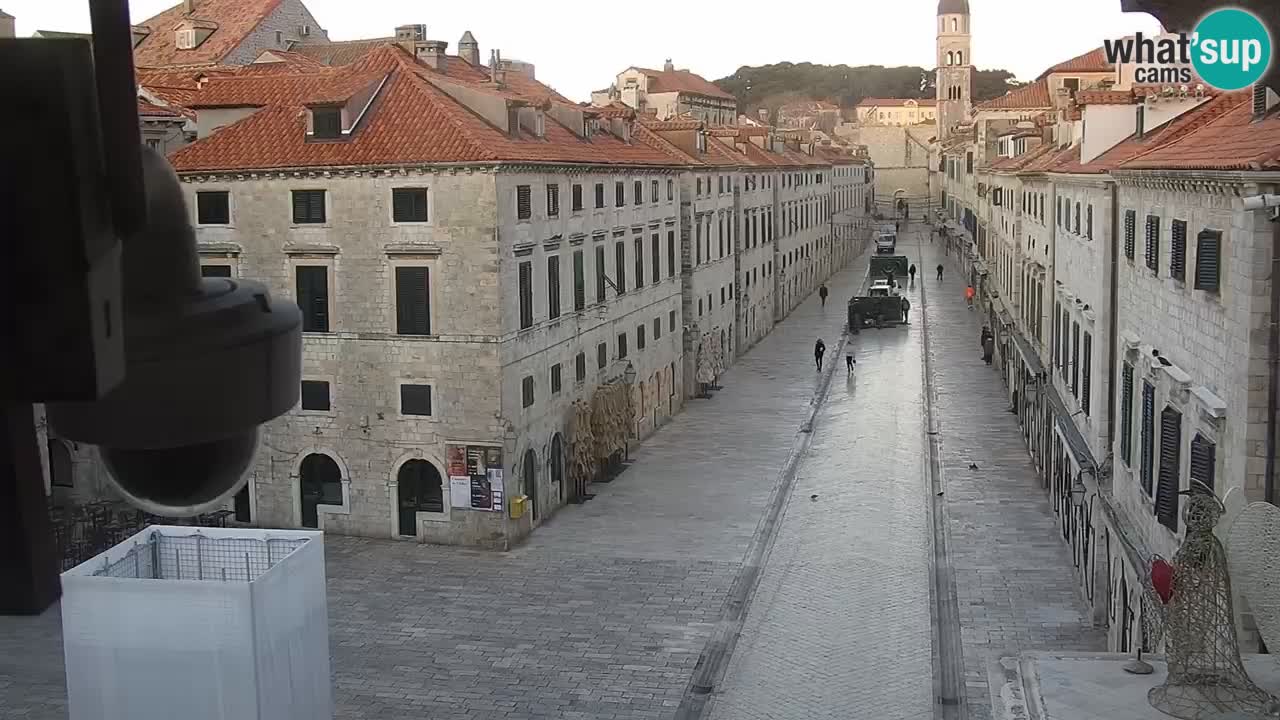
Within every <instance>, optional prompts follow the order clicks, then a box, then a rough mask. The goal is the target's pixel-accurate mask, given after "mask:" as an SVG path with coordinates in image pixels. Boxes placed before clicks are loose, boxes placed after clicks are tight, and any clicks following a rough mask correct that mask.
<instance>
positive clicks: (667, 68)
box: [662, 58, 676, 72]
mask: <svg viewBox="0 0 1280 720" xmlns="http://www.w3.org/2000/svg"><path fill="white" fill-rule="evenodd" d="M662 69H663V71H665V72H672V71H674V70H675V69H676V66H675V65H672V64H671V58H667V61H666V62H665V63H663V64H662Z"/></svg>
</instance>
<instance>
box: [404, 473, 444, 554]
mask: <svg viewBox="0 0 1280 720" xmlns="http://www.w3.org/2000/svg"><path fill="white" fill-rule="evenodd" d="M396 497H397V498H398V503H397V504H398V506H399V507H398V509H397V512H398V516H399V525H398V528H399V529H398V530H397V532H398V533H399V534H400V535H402V536H407V537H416V536H417V535H418V513H420V512H429V513H442V512H444V480H443V478H441V477H440V471H439V470H437V469H436V466H435V465H434V464H432V463H430V462H428V461H427V460H421V459H414V460H409V461H407V462H405V464H403V465H401V466H400V469H399V470H398V471H397V472H396Z"/></svg>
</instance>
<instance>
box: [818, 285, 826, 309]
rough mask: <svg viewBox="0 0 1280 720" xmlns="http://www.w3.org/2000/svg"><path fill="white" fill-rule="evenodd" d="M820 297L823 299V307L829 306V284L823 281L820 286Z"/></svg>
mask: <svg viewBox="0 0 1280 720" xmlns="http://www.w3.org/2000/svg"><path fill="white" fill-rule="evenodd" d="M818 297H819V298H820V299H821V300H822V307H826V306H827V284H826V283H822V285H821V286H819V287H818Z"/></svg>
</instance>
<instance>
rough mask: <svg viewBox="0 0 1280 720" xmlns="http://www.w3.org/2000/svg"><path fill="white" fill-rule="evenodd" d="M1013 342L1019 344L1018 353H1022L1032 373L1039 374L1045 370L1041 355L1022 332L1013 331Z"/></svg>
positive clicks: (1024, 362) (1023, 359)
mask: <svg viewBox="0 0 1280 720" xmlns="http://www.w3.org/2000/svg"><path fill="white" fill-rule="evenodd" d="M1012 335H1013V344H1014V345H1017V346H1018V354H1020V355H1022V362H1023V364H1025V365H1026V366H1027V367H1028V368H1030V369H1031V374H1032V375H1039V374H1041V373H1043V372H1044V365H1042V364H1041V363H1040V356H1039V354H1038V353H1036V351H1035V348H1033V347H1031V343H1029V342H1027V341H1026V340H1025V339H1023V337H1022V333H1019V332H1017V331H1016V330H1015V331H1014V332H1013V333H1012Z"/></svg>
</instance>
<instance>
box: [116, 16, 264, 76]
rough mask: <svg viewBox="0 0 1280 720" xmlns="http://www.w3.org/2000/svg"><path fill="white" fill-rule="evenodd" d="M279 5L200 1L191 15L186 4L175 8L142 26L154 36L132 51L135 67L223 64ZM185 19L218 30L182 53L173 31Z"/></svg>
mask: <svg viewBox="0 0 1280 720" xmlns="http://www.w3.org/2000/svg"><path fill="white" fill-rule="evenodd" d="M279 4H280V0H199V1H198V2H197V3H196V7H195V13H194V14H192V15H190V16H188V15H187V14H185V13H184V12H183V6H184V3H179V4H177V5H174V6H173V7H171V8H169V9H168V10H165V11H164V12H162V13H160V14H159V15H156V16H154V17H151V18H148V19H147V20H145V21H143V22H141V23H139V24H140V25H145V26H147V27H148V28H150V30H151V34H149V35H147V37H146V38H144V39H143V40H142V42H140V43H138V45H137V47H135V48H134V49H133V57H134V64H136V65H138V66H146V67H159V66H165V65H189V64H193V63H201V62H221V61H222V60H223V59H224V58H225V57H226V56H227V55H228V54H230V53H231V51H233V50H235V49H236V48H237V47H239V45H240V43H242V42H244V39H245V37H246V36H248V35H249V33H251V32H253V30H254V29H255V28H256V27H258V24H259V23H261V22H262V21H263V19H265V18H266V17H267V16H268V15H269V14H271V12H272V11H273V10H275V9H276V6H277V5H279ZM186 20H199V21H206V22H208V23H213V24H216V28H217V29H216V30H214V31H213V33H211V34H210V35H209V37H207V38H205V41H204V42H202V43H200V45H199V46H198V47H195V48H193V49H191V50H179V49H178V44H177V35H176V33H175V32H174V30H175V29H176V28H177V27H178V25H179V23H181V22H183V21H186Z"/></svg>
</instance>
